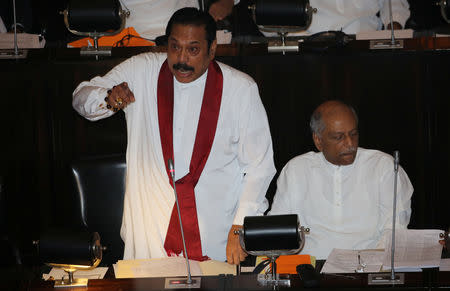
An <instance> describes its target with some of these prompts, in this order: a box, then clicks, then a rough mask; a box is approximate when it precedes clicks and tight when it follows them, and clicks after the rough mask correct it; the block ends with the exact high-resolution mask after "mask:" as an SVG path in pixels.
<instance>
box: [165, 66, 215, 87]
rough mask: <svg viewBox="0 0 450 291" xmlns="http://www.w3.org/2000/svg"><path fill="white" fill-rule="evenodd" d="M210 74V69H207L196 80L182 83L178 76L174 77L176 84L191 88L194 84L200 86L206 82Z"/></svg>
mask: <svg viewBox="0 0 450 291" xmlns="http://www.w3.org/2000/svg"><path fill="white" fill-rule="evenodd" d="M207 75H208V70H206V71H205V72H204V73H203V74H202V75H201V76H200V77H198V78H197V79H196V80H194V81H192V82H189V83H181V82H178V80H177V78H175V76H174V77H173V81H174V86H175V87H177V88H180V89H189V88H193V87H194V86H200V85H202V84H204V83H205V81H206V76H207Z"/></svg>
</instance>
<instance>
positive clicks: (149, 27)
mask: <svg viewBox="0 0 450 291" xmlns="http://www.w3.org/2000/svg"><path fill="white" fill-rule="evenodd" d="M121 2H122V3H123V4H124V5H125V6H126V7H127V8H128V9H129V10H130V17H129V18H127V23H126V26H127V27H130V26H132V27H134V29H135V30H136V32H137V33H139V35H140V36H142V37H145V38H148V39H155V38H156V37H158V36H160V35H163V34H164V32H165V28H166V23H167V22H168V21H169V18H170V16H172V14H173V13H174V12H175V11H177V10H178V9H181V8H184V7H196V8H199V1H198V0H121ZM237 3H239V0H218V1H214V3H212V4H211V6H210V8H209V14H211V16H212V17H213V18H214V20H216V21H218V20H222V19H224V18H225V17H226V16H228V15H229V14H230V13H231V11H232V10H233V5H234V4H237Z"/></svg>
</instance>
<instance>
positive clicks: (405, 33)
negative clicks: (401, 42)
mask: <svg viewBox="0 0 450 291" xmlns="http://www.w3.org/2000/svg"><path fill="white" fill-rule="evenodd" d="M394 37H395V38H396V39H405V38H412V37H413V30H412V29H396V30H394ZM370 39H391V30H390V29H386V30H374V31H361V32H358V33H357V34H356V40H370Z"/></svg>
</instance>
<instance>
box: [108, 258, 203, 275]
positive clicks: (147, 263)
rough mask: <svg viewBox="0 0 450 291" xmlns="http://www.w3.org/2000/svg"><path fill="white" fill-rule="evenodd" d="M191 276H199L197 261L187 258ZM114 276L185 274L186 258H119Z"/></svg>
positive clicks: (199, 270)
mask: <svg viewBox="0 0 450 291" xmlns="http://www.w3.org/2000/svg"><path fill="white" fill-rule="evenodd" d="M189 265H190V267H191V275H192V276H201V275H202V271H201V269H200V266H199V265H198V262H197V261H193V260H189ZM114 271H115V275H116V278H146V277H177V276H187V269H186V259H185V258H183V257H170V258H160V259H142V260H121V261H118V262H117V264H116V267H115V268H114Z"/></svg>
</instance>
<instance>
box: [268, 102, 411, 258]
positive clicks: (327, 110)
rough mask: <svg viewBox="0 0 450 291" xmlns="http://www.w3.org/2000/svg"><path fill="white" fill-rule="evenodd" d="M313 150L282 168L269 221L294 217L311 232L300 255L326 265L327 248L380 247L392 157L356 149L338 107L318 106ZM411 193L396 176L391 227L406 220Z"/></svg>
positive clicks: (345, 109) (350, 113)
mask: <svg viewBox="0 0 450 291" xmlns="http://www.w3.org/2000/svg"><path fill="white" fill-rule="evenodd" d="M310 125H311V130H312V134H313V140H314V144H315V146H316V147H317V149H318V150H319V152H308V153H306V154H303V155H300V156H297V157H295V158H293V159H292V160H290V161H289V162H288V163H287V164H286V166H285V167H284V168H283V170H282V172H281V174H280V176H279V178H278V181H277V192H276V194H275V197H274V201H273V204H272V210H271V211H270V215H274V214H298V215H299V219H300V223H301V224H302V225H304V226H305V227H309V228H310V229H311V231H310V234H309V235H307V236H306V242H305V247H304V249H303V250H302V253H304V254H310V255H313V256H316V257H317V258H318V259H326V258H327V257H328V255H329V254H330V252H331V250H332V249H333V248H341V249H368V248H369V249H370V248H380V247H381V248H382V247H383V232H384V230H386V229H389V228H392V206H393V189H394V163H393V158H392V156H390V155H388V154H385V153H383V152H380V151H377V150H368V149H363V148H358V118H357V116H356V113H355V111H354V110H353V109H352V108H351V107H349V106H348V105H346V104H344V103H342V102H339V101H327V102H325V103H323V104H321V105H320V106H319V107H318V108H317V109H316V110H315V111H314V113H313V115H312V117H311V122H310ZM412 193H413V187H412V185H411V183H410V181H409V179H408V176H407V175H406V173H405V171H404V170H403V169H402V168H401V167H400V169H399V174H398V196H397V215H398V217H397V227H399V228H406V227H407V225H408V223H409V219H410V216H411V195H412Z"/></svg>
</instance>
